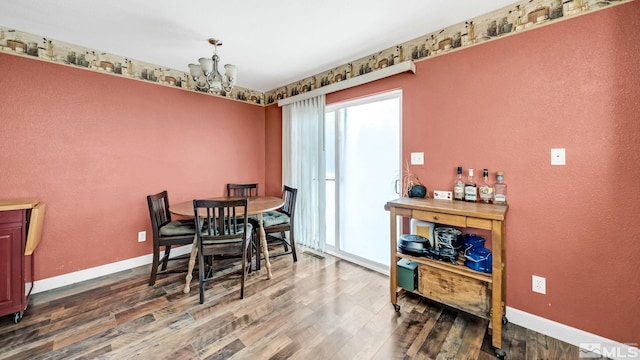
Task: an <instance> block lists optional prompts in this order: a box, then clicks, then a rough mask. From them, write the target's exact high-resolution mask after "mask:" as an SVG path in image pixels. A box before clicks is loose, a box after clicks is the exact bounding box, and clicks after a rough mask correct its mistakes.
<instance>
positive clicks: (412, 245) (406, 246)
mask: <svg viewBox="0 0 640 360" xmlns="http://www.w3.org/2000/svg"><path fill="white" fill-rule="evenodd" d="M430 247H431V243H430V242H429V239H427V238H425V237H424V236H420V235H415V234H402V235H400V240H399V241H398V249H399V251H400V252H401V253H403V254H407V255H417V256H424V255H425V254H426V253H427V251H428V250H429V248H430Z"/></svg>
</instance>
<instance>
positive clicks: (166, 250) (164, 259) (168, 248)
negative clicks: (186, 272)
mask: <svg viewBox="0 0 640 360" xmlns="http://www.w3.org/2000/svg"><path fill="white" fill-rule="evenodd" d="M170 253H171V245H166V246H165V247H164V256H163V257H162V271H165V270H167V264H168V263H169V254H170Z"/></svg>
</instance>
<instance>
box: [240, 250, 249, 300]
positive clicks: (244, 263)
mask: <svg viewBox="0 0 640 360" xmlns="http://www.w3.org/2000/svg"><path fill="white" fill-rule="evenodd" d="M249 246H251V244H249ZM249 268H251V263H249ZM246 274H247V247H245V248H244V250H243V251H242V277H241V278H240V299H244V278H245V275H246Z"/></svg>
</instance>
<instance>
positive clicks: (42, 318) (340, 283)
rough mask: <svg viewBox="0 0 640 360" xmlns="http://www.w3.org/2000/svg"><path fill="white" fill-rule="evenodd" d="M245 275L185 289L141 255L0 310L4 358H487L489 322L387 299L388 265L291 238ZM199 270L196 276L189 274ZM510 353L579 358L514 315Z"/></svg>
mask: <svg viewBox="0 0 640 360" xmlns="http://www.w3.org/2000/svg"><path fill="white" fill-rule="evenodd" d="M272 265H273V274H274V277H273V279H272V280H266V275H265V270H264V268H263V269H262V271H261V272H258V273H257V272H254V273H252V274H250V275H249V276H248V280H247V284H246V288H245V298H244V299H243V300H240V298H239V288H240V286H239V278H237V277H236V278H227V279H226V280H225V279H221V280H220V281H217V282H215V283H212V284H208V288H207V291H206V301H205V303H204V304H199V302H198V286H197V280H195V279H194V281H193V282H192V287H191V292H190V293H189V294H183V293H182V287H183V285H184V273H182V274H170V275H165V276H159V277H158V281H157V282H156V285H155V286H153V287H150V286H148V280H149V279H148V276H149V266H144V267H140V268H136V269H133V270H129V271H124V272H120V273H117V274H113V275H109V276H105V277H101V278H99V279H95V280H91V281H87V282H83V283H79V284H75V285H71V286H67V287H64V288H60V289H55V290H52V291H48V292H44V293H39V294H35V295H33V296H32V297H31V303H30V306H29V308H28V309H27V311H26V312H25V315H24V319H23V320H22V321H21V322H20V323H18V324H14V323H13V322H12V320H11V317H10V316H5V317H2V318H0V359H94V358H104V359H131V358H140V359H384V360H388V359H492V358H495V355H494V351H493V349H492V347H491V338H490V336H489V335H488V334H486V326H487V322H486V321H485V320H482V319H479V318H477V317H474V316H471V315H468V314H465V313H461V312H458V311H455V310H452V309H450V308H447V307H443V306H441V305H439V304H437V303H433V302H430V301H427V300H424V299H422V298H420V297H417V296H412V295H402V296H401V297H400V300H399V301H400V304H401V306H402V308H401V311H400V313H399V314H398V313H396V312H395V311H394V309H393V306H391V304H390V302H389V281H388V277H386V276H384V275H381V274H379V273H376V272H373V271H370V270H367V269H365V268H362V267H360V266H358V265H354V264H352V263H349V262H346V261H341V260H339V259H335V258H333V257H331V256H328V255H327V256H325V257H324V258H321V257H319V256H317V255H313V254H310V253H309V252H306V251H304V252H303V249H302V248H299V251H298V262H297V263H293V262H292V259H291V256H281V257H277V258H274V259H273V260H272ZM194 278H196V279H197V277H194ZM503 332H504V333H503V350H504V351H505V352H506V354H507V356H506V358H507V359H514V360H515V359H577V358H578V349H577V348H576V347H575V346H571V345H569V344H566V343H563V342H560V341H558V340H556V339H553V338H549V337H547V336H545V335H542V334H538V333H536V332H533V331H531V330H527V329H525V328H522V327H520V326H517V325H514V324H507V325H506V327H505V328H504V329H503Z"/></svg>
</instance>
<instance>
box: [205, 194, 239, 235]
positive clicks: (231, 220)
mask: <svg viewBox="0 0 640 360" xmlns="http://www.w3.org/2000/svg"><path fill="white" fill-rule="evenodd" d="M200 209H206V211H205V213H206V216H205V217H204V218H202V217H201V216H202V215H201V214H200ZM193 210H194V219H195V224H196V233H197V234H198V238H199V239H200V240H201V241H215V240H227V239H237V238H244V237H245V236H246V231H247V230H246V229H247V221H248V217H247V198H238V199H232V200H193ZM239 214H242V215H239Z"/></svg>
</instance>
